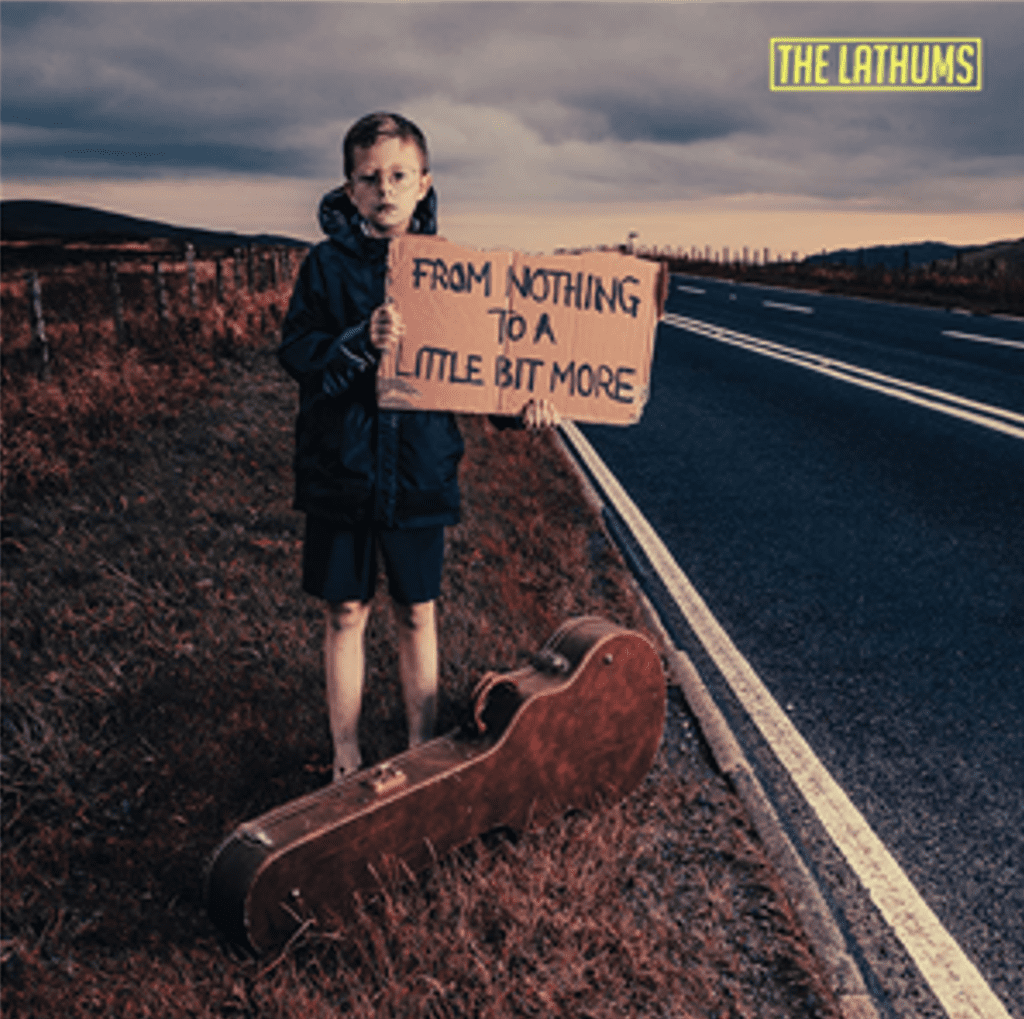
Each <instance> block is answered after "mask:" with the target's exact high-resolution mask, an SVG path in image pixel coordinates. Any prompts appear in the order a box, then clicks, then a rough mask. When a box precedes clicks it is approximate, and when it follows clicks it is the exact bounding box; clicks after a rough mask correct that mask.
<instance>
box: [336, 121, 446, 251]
mask: <svg viewBox="0 0 1024 1019" xmlns="http://www.w3.org/2000/svg"><path fill="white" fill-rule="evenodd" d="M354 162H355V166H354V167H353V169H352V176H351V177H350V178H349V180H347V181H346V182H345V191H346V193H347V194H348V197H349V198H350V199H351V200H352V204H353V205H354V206H355V207H356V208H357V209H358V210H359V214H360V215H361V216H362V217H363V219H365V220H366V223H367V226H368V229H369V232H370V234H371V236H373V237H397V236H398V235H399V234H404V233H405V232H406V231H407V230H408V229H409V220H410V219H412V214H413V212H414V211H415V210H416V205H417V203H418V202H419V201H420V199H421V198H423V197H424V195H426V193H427V192H428V191H429V190H430V174H429V173H424V172H423V160H422V157H421V156H420V150H419V148H418V147H417V145H416V143H415V142H411V141H404V140H403V139H401V138H378V139H377V141H376V142H374V143H373V145H371V146H370V147H369V148H365V149H364V148H357V149H356V150H355V160H354Z"/></svg>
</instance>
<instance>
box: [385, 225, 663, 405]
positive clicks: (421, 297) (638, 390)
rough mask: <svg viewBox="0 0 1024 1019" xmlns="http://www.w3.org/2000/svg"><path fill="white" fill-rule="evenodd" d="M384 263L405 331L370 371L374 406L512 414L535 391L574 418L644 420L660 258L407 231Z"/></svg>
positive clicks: (660, 277)
mask: <svg viewBox="0 0 1024 1019" xmlns="http://www.w3.org/2000/svg"><path fill="white" fill-rule="evenodd" d="M388 260H389V265H388V297H389V298H390V299H391V300H392V301H394V303H395V305H396V306H397V308H398V309H399V311H401V313H402V317H403V319H404V320H405V327H406V335H405V338H404V340H403V341H402V343H401V344H400V346H399V348H398V352H397V356H391V355H387V356H385V357H384V358H383V359H382V360H381V363H380V365H379V367H378V369H377V400H378V403H379V404H380V406H381V407H385V408H388V409H395V410H448V411H456V412H462V413H472V414H518V413H519V412H520V411H521V410H522V408H523V407H524V406H525V404H526V403H527V402H528V401H529V400H530V399H541V398H543V399H547V400H550V401H551V402H552V403H553V404H554V405H555V406H556V407H557V408H558V411H559V413H560V414H561V415H562V416H563V417H565V418H570V419H573V420H576V421H591V422H603V423H606V424H632V423H634V422H636V421H638V420H639V419H640V415H641V414H642V413H643V408H644V404H645V403H646V402H647V394H648V390H649V387H650V374H651V359H652V357H653V354H654V332H655V328H656V326H657V323H658V317H659V315H660V311H661V306H662V304H663V296H662V295H663V290H664V284H665V274H664V271H663V269H662V267H661V266H660V265H659V264H658V263H655V262H649V261H644V260H641V259H639V258H633V257H631V256H626V255H620V254H615V253H605V252H597V253H587V254H583V255H525V254H522V253H521V252H516V251H477V250H475V249H472V248H463V247H459V246H458V245H455V244H449V243H448V242H447V241H445V240H443V239H441V238H437V237H419V236H417V235H415V234H408V235H406V236H403V237H401V238H397V239H395V240H392V242H391V246H390V250H389V259H388Z"/></svg>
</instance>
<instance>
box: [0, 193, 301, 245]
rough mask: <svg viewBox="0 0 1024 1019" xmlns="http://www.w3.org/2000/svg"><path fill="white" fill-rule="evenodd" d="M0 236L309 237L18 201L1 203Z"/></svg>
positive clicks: (233, 240) (202, 241) (209, 241)
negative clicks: (219, 228)
mask: <svg viewBox="0 0 1024 1019" xmlns="http://www.w3.org/2000/svg"><path fill="white" fill-rule="evenodd" d="M0 237H2V238H3V240H5V241H31V240H38V241H46V240H53V241H58V242H60V241H70V240H76V241H96V242H97V243H111V242H117V241H140V240H152V239H154V238H165V239H167V240H169V241H172V242H175V243H178V244H186V243H189V242H191V243H192V244H193V245H195V246H196V247H197V248H231V247H244V246H245V245H247V244H277V245H291V246H294V247H308V242H306V241H300V240H295V238H293V237H279V236H277V235H273V234H238V233H232V232H227V231H216V230H201V229H199V228H198V227H185V226H172V225H171V224H169V223H160V222H158V221H157V220H153V219H138V218H136V217H135V216H123V215H121V214H119V213H116V212H104V211H103V210H102V209H90V208H89V207H88V206H84V205H66V204H65V203H63V202H39V201H31V200H18V201H6V202H0Z"/></svg>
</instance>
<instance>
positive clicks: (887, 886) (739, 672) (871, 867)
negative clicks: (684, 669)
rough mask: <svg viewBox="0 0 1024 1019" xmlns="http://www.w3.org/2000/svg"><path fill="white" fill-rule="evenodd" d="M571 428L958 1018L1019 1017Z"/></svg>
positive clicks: (728, 676)
mask: <svg viewBox="0 0 1024 1019" xmlns="http://www.w3.org/2000/svg"><path fill="white" fill-rule="evenodd" d="M562 429H563V431H564V433H565V435H566V437H567V438H568V439H569V440H570V442H571V443H572V444H573V445H574V446H575V447H576V450H577V452H578V453H579V455H580V458H581V459H582V460H583V462H584V463H585V464H586V466H587V468H588V470H589V471H590V473H591V474H592V475H593V477H594V479H595V480H596V481H597V483H598V485H599V486H600V487H601V488H602V489H603V490H604V493H605V495H606V496H607V498H608V500H609V501H610V502H611V503H612V504H613V505H614V507H615V509H616V510H617V511H618V513H619V515H620V516H621V517H622V519H623V520H624V521H625V522H626V524H627V526H628V527H629V528H630V530H631V531H632V532H633V535H634V536H635V537H636V539H637V540H638V541H639V542H640V545H641V546H642V547H643V549H644V552H645V553H646V555H647V558H648V559H649V560H650V562H651V565H652V566H653V567H654V569H655V570H657V572H658V575H659V577H660V578H661V581H662V583H663V584H664V585H665V587H666V589H667V590H668V591H669V593H670V594H671V596H672V598H673V599H674V600H675V602H676V604H677V605H678V606H679V609H680V611H681V612H682V613H683V614H684V616H685V617H686V620H687V622H688V623H689V624H690V626H691V627H692V629H693V631H694V633H696V634H697V637H698V638H699V639H700V641H701V643H702V644H703V645H704V647H705V648H706V649H707V651H708V653H709V654H710V655H711V657H712V659H713V660H714V662H715V665H716V666H717V668H718V670H719V672H721V674H722V676H723V677H724V678H725V680H726V682H728V684H729V685H730V687H732V689H733V691H734V693H735V694H736V696H737V697H738V698H739V700H740V701H741V703H742V704H743V706H744V709H745V710H746V712H747V714H749V715H750V717H751V718H752V719H753V721H754V723H755V724H756V725H757V727H758V728H759V729H760V730H761V732H762V733H763V735H764V737H765V739H766V740H767V741H768V742H769V744H770V745H771V747H772V749H773V751H774V753H775V755H776V757H777V758H778V759H779V761H780V762H781V763H782V764H783V766H784V767H785V768H786V769H787V771H789V773H790V775H791V776H792V778H793V781H794V782H795V783H796V785H797V787H798V788H799V789H800V791H801V792H802V794H803V795H804V797H805V799H806V800H807V802H808V803H809V804H810V805H811V807H812V809H813V810H814V811H815V812H816V813H817V815H818V817H819V818H821V821H822V824H823V825H824V826H825V829H826V830H827V831H828V833H829V836H830V837H831V839H832V841H833V842H834V843H835V844H836V846H838V847H839V849H840V851H841V852H842V853H843V855H844V856H845V857H846V859H847V861H848V862H849V864H850V866H851V867H852V868H853V870H854V872H855V873H856V874H857V876H858V877H859V878H860V881H861V883H862V884H863V885H864V887H865V888H866V889H867V891H868V893H869V894H870V896H871V898H872V900H873V901H874V902H875V904H876V905H877V907H878V909H879V910H880V912H881V913H882V916H884V917H885V920H886V922H887V923H888V924H889V926H890V927H891V928H892V930H893V932H894V933H895V934H896V936H897V938H899V940H900V941H901V942H902V943H903V945H904V947H905V948H906V949H907V951H908V952H909V953H910V955H911V957H912V958H913V959H914V962H915V963H916V964H917V966H918V968H919V969H920V971H921V974H922V976H923V977H924V979H925V980H926V981H927V982H928V984H929V986H930V987H931V988H932V990H933V991H934V992H935V996H936V997H937V998H938V999H939V1001H940V1002H941V1003H942V1006H943V1008H945V1009H946V1011H947V1012H948V1013H949V1016H950V1019H1010V1016H1009V1013H1008V1012H1007V1010H1006V1008H1005V1007H1004V1006H1003V1004H1002V1002H1000V1001H999V999H998V998H997V997H996V996H995V994H993V992H992V990H991V988H990V987H989V986H988V984H987V983H985V980H984V978H983V977H982V976H981V974H980V973H979V972H978V970H977V968H976V967H975V965H974V964H973V963H972V962H971V960H970V959H968V958H967V956H966V955H964V953H963V951H962V950H961V948H960V946H959V945H958V944H957V943H956V941H955V940H954V939H953V937H952V936H951V935H950V934H949V932H948V931H947V930H946V929H945V927H943V926H942V924H941V923H940V921H939V919H938V917H937V916H936V915H935V914H934V913H933V912H932V910H931V908H930V907H929V906H928V904H927V903H926V902H925V901H924V899H923V898H922V897H921V895H920V893H919V892H918V891H917V889H916V888H915V887H914V886H913V884H912V883H911V881H910V879H909V878H908V877H907V876H906V874H904V873H903V871H902V870H901V869H900V866H899V864H898V863H897V862H896V860H895V859H894V858H893V857H892V855H891V854H890V853H889V851H888V849H887V848H886V847H885V845H884V843H883V842H882V841H881V839H879V838H878V836H877V835H876V834H875V833H874V831H873V830H872V829H871V826H870V825H869V824H868V823H867V821H866V820H865V819H864V817H863V815H862V814H861V813H860V811H858V810H857V808H856V807H855V806H854V805H853V803H852V802H851V800H850V798H849V797H848V796H847V795H846V793H845V792H844V791H843V789H842V787H841V786H840V785H839V784H838V783H837V782H836V781H835V779H834V778H832V776H831V775H830V774H829V772H828V770H827V769H826V768H825V766H824V765H823V764H822V763H821V761H819V760H818V758H817V756H816V755H815V753H814V751H813V750H812V749H811V747H810V745H809V744H808V743H807V741H806V740H805V739H804V738H803V736H801V735H800V732H799V731H798V730H797V728H796V727H795V726H794V725H793V723H792V722H791V721H790V720H789V717H788V716H787V715H786V713H785V712H784V711H783V710H782V709H781V708H780V707H779V705H778V702H777V701H776V700H775V698H774V697H772V695H771V693H770V692H769V690H768V688H767V687H766V686H765V685H764V683H763V682H762V680H761V678H760V677H759V676H758V675H757V673H756V672H755V671H754V669H753V668H752V666H751V665H750V663H749V662H748V661H747V660H746V659H745V658H744V657H743V655H742V654H740V652H739V650H738V648H737V647H736V645H735V644H733V642H732V640H731V638H730V637H729V635H728V634H727V633H726V632H725V630H724V629H723V628H722V626H721V625H720V624H719V622H718V620H717V619H715V617H714V616H713V615H712V614H711V611H710V609H708V607H707V605H706V604H705V602H704V599H703V598H701V596H700V594H699V593H698V591H697V589H696V588H695V587H694V586H693V585H692V584H691V583H690V580H689V578H688V577H687V576H686V574H685V573H683V571H682V569H681V568H680V567H679V564H678V563H677V562H676V561H675V559H674V558H673V556H672V553H671V552H669V550H668V549H667V548H666V547H665V544H664V542H662V540H661V538H660V537H659V535H658V533H657V531H655V530H654V528H653V527H652V526H651V525H650V523H648V521H647V519H646V518H645V517H644V515H643V514H642V513H641V512H640V510H639V508H638V507H637V505H636V504H635V503H634V502H633V500H632V499H631V498H630V497H629V494H628V493H627V492H626V490H625V489H624V488H623V487H622V485H621V484H620V483H619V481H618V479H617V478H616V477H615V475H614V474H612V472H611V471H610V470H609V469H608V467H607V466H606V465H605V463H604V461H603V460H601V458H600V457H599V456H598V455H597V452H596V451H595V450H594V448H593V447H592V446H591V445H590V443H589V442H588V441H587V439H586V437H585V436H584V435H583V433H582V432H581V431H580V430H579V429H578V428H577V427H576V426H575V425H574V424H573V423H572V422H571V421H567V420H563V421H562Z"/></svg>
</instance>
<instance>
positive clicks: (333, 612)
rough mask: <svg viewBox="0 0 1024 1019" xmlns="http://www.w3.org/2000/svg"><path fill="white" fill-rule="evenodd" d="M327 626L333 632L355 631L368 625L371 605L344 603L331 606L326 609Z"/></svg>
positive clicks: (357, 602) (358, 602) (353, 602)
mask: <svg viewBox="0 0 1024 1019" xmlns="http://www.w3.org/2000/svg"><path fill="white" fill-rule="evenodd" d="M325 614H326V616H327V625H328V626H330V628H331V629H332V630H355V629H360V628H362V627H363V626H365V625H366V620H367V619H368V618H369V615H370V603H369V602H365V603H364V602H361V601H343V602H335V603H334V604H329V605H328V606H327V609H326V613H325Z"/></svg>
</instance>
